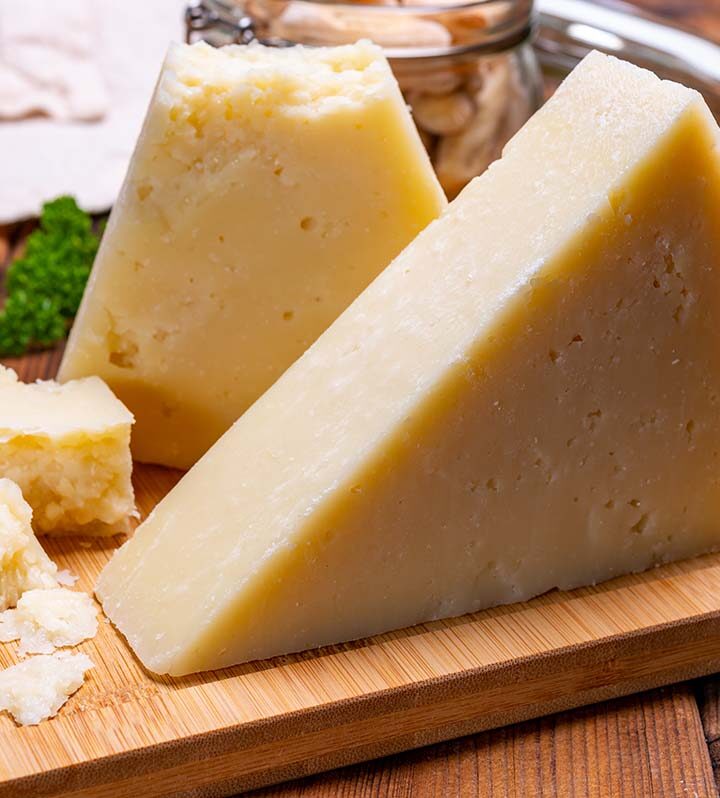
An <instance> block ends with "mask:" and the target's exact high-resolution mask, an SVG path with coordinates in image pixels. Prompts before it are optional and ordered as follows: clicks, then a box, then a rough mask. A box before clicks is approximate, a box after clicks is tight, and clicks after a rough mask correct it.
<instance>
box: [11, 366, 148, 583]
mask: <svg viewBox="0 0 720 798" xmlns="http://www.w3.org/2000/svg"><path fill="white" fill-rule="evenodd" d="M132 422H133V418H132V415H131V413H130V412H129V411H128V410H127V408H126V407H124V405H123V404H122V402H120V401H119V400H118V399H116V398H115V397H114V396H113V394H112V392H111V391H110V390H109V389H108V387H107V385H105V384H104V383H103V382H102V380H100V379H98V378H97V377H90V378H87V379H83V380H75V381H72V382H69V383H67V384H65V385H60V384H58V383H56V382H53V381H46V382H36V383H32V384H25V383H22V382H19V381H18V379H17V375H16V374H15V372H14V371H12V370H11V369H6V368H3V367H2V366H0V477H7V478H8V479H11V480H13V481H14V482H16V483H17V484H18V485H19V486H20V488H21V490H22V494H23V496H24V498H25V500H26V501H27V502H28V504H29V505H30V506H31V507H32V511H33V526H34V528H35V530H36V531H37V532H38V533H39V534H42V533H56V532H71V533H84V534H114V533H115V532H117V531H122V528H123V527H124V526H125V525H126V519H127V517H128V515H129V514H130V513H132V512H133V510H134V508H135V500H134V496H133V488H132V483H131V481H130V477H131V474H132V459H131V457H130V427H131V425H132ZM38 587H39V585H38Z"/></svg>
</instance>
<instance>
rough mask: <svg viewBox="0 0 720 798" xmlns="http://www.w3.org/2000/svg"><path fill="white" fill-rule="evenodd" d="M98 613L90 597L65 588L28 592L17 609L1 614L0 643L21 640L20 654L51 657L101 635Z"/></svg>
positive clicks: (24, 594) (19, 602)
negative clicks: (55, 651) (50, 655)
mask: <svg viewBox="0 0 720 798" xmlns="http://www.w3.org/2000/svg"><path fill="white" fill-rule="evenodd" d="M97 629H98V622H97V609H96V608H95V603H94V602H93V600H92V599H91V598H90V596H88V595H87V593H79V592H77V591H73V590H67V589H65V588H62V587H57V588H53V589H50V590H28V591H27V592H26V593H23V595H22V598H21V599H20V600H19V601H18V605H17V609H14V610H6V611H5V612H3V613H0V642H3V643H7V642H9V641H11V640H19V641H20V648H19V653H20V655H21V656H23V655H25V654H50V653H52V652H53V651H54V650H55V649H56V648H62V647H63V646H76V645H77V644H78V643H81V642H82V641H83V640H87V639H88V638H91V637H95V635H96V634H97Z"/></svg>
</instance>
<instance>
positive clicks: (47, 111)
mask: <svg viewBox="0 0 720 798" xmlns="http://www.w3.org/2000/svg"><path fill="white" fill-rule="evenodd" d="M96 21H97V20H96V16H95V14H94V13H93V9H92V7H91V5H90V0H63V2H60V3H58V2H57V0H20V2H18V1H17V0H15V2H7V1H6V2H3V3H2V4H0V119H17V118H22V117H24V116H32V115H36V114H39V115H42V116H49V117H52V118H53V119H60V120H70V119H77V120H79V121H89V120H94V119H100V118H101V117H102V116H103V115H104V114H105V113H106V112H107V111H108V108H109V101H108V95H107V91H106V90H105V82H104V80H103V76H102V73H101V71H100V67H99V64H98V61H97V58H96V56H95V45H96V42H97V29H96Z"/></svg>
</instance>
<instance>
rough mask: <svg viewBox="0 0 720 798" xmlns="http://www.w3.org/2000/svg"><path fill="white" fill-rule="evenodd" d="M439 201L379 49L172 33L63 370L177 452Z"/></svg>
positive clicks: (230, 410) (431, 214)
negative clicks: (215, 40)
mask: <svg viewBox="0 0 720 798" xmlns="http://www.w3.org/2000/svg"><path fill="white" fill-rule="evenodd" d="M445 204H446V202H445V198H444V195H443V193H442V190H441V188H440V185H439V183H438V182H437V179H436V177H435V175H434V173H433V170H432V167H431V165H430V161H429V159H428V157H427V154H426V152H425V150H424V148H423V145H422V143H421V141H420V139H419V136H418V133H417V131H416V129H415V127H414V125H413V123H412V120H411V118H410V115H409V112H408V110H407V108H406V106H405V103H404V101H403V99H402V96H401V94H400V91H399V89H398V86H397V83H396V81H395V79H394V77H393V76H392V73H391V71H390V68H389V66H388V64H387V62H386V60H385V58H384V56H383V55H382V51H381V50H380V49H379V48H378V47H376V46H374V45H371V44H370V43H369V42H361V43H358V44H356V45H352V46H345V47H339V48H303V47H293V48H288V49H277V48H265V47H262V46H260V45H258V46H250V47H234V46H230V47H223V48H221V49H214V48H211V47H209V46H208V45H206V44H204V43H199V44H197V45H193V46H186V45H183V46H174V47H172V48H171V49H170V52H169V53H168V57H167V60H166V63H165V66H164V67H163V70H162V74H161V76H160V80H159V83H158V87H157V90H156V92H155V96H154V98H153V100H152V103H151V106H150V109H149V111H148V116H147V120H146V122H145V127H144V129H143V132H142V135H141V137H140V139H139V141H138V144H137V147H136V150H135V154H134V156H133V159H132V163H131V165H130V168H129V172H128V175H127V179H126V182H125V186H124V188H123V190H122V193H121V196H120V198H119V200H118V202H117V204H116V205H115V207H114V209H113V213H112V215H111V218H110V222H109V224H108V227H107V230H106V231H105V234H104V236H103V242H102V246H101V249H100V252H99V254H98V257H97V260H96V263H95V266H94V268H93V273H92V276H91V278H90V282H89V284H88V287H87V290H86V293H85V297H84V300H83V303H82V307H81V308H80V312H79V314H78V317H77V319H76V321H75V325H74V328H73V331H72V333H71V335H70V339H69V342H68V346H67V349H66V352H65V357H64V359H63V363H62V366H61V369H60V379H61V381H65V380H68V379H71V378H74V377H81V376H87V375H89V374H96V375H98V376H100V377H102V378H103V379H104V380H106V381H107V383H108V384H109V385H110V387H111V388H112V389H113V390H114V391H115V392H116V393H117V394H118V396H119V397H120V398H121V399H122V400H123V401H124V402H125V403H126V404H127V405H128V407H129V408H130V409H131V410H132V411H133V413H134V414H135V417H136V419H137V424H136V426H135V429H134V431H133V453H134V455H135V457H136V459H139V460H144V461H150V462H156V463H162V464H165V465H171V466H178V467H183V468H185V467H188V466H190V465H191V464H192V463H193V462H195V460H197V459H198V457H199V456H200V455H201V454H203V453H204V451H205V450H206V449H207V448H208V447H209V446H210V445H211V444H212V443H214V441H215V440H217V438H218V437H220V435H221V434H222V433H223V432H225V431H226V430H227V429H228V427H229V426H230V425H231V424H232V423H233V422H234V421H235V420H236V419H237V417H238V416H239V415H240V414H241V413H242V412H243V411H244V410H245V409H246V408H247V407H249V405H251V404H252V403H253V402H254V401H255V399H257V398H258V397H259V396H260V395H261V394H262V393H263V392H264V391H265V390H266V389H267V388H269V387H270V385H272V383H273V382H274V381H275V380H276V379H277V378H278V377H279V376H280V375H281V374H282V373H283V371H285V369H287V368H288V366H290V365H291V364H292V363H293V361H294V360H295V359H296V358H297V357H299V356H300V355H301V354H302V353H303V351H304V350H305V349H307V347H308V346H310V345H311V344H312V343H313V341H314V340H315V339H316V338H317V336H318V335H319V334H320V333H321V332H322V331H323V330H324V329H325V328H326V327H327V326H328V325H329V324H330V323H331V322H332V321H333V320H334V319H335V318H336V317H337V316H338V315H339V314H340V312H341V311H343V310H344V309H345V308H346V307H347V306H348V305H349V304H350V302H351V301H352V300H353V299H354V298H355V297H356V296H357V294H359V293H360V292H361V291H362V290H363V289H364V288H365V287H366V286H367V285H368V283H370V282H371V280H372V279H373V278H374V277H375V276H376V275H377V274H378V273H379V272H380V271H381V270H382V269H383V268H385V266H387V264H388V263H389V262H390V261H391V260H392V258H393V257H394V256H395V255H397V254H398V252H400V250H402V248H403V247H404V246H405V245H406V244H407V243H408V242H409V241H411V240H412V238H413V237H414V236H415V235H416V234H417V233H418V232H420V230H422V229H423V228H424V227H425V226H426V225H427V224H428V222H430V221H432V220H433V219H434V218H436V217H437V216H438V215H439V213H440V212H441V210H442V209H443V208H444V207H445Z"/></svg>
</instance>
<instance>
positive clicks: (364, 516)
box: [97, 54, 720, 674]
mask: <svg viewBox="0 0 720 798" xmlns="http://www.w3.org/2000/svg"><path fill="white" fill-rule="evenodd" d="M718 139H719V136H718V129H717V126H716V124H715V122H714V121H713V119H712V117H711V116H710V113H709V111H708V109H707V107H706V106H705V104H704V103H703V101H702V99H701V98H700V96H699V95H698V94H697V93H695V92H692V91H689V90H687V89H684V88H682V87H680V86H678V85H675V84H670V83H664V82H661V81H659V80H658V79H657V78H656V77H654V76H653V75H651V74H650V73H648V72H645V71H642V70H639V69H637V68H634V67H631V66H630V65H627V64H624V63H622V62H618V61H616V60H614V59H609V58H606V57H604V56H600V55H598V54H595V55H592V56H590V57H588V58H587V59H586V60H585V61H584V62H583V63H582V64H581V65H580V66H579V67H578V68H577V69H576V70H575V72H574V73H573V74H572V75H571V76H570V77H569V78H568V79H567V81H566V82H565V83H564V85H563V86H562V87H561V88H560V90H559V91H558V92H557V94H556V95H555V96H554V97H553V99H551V100H550V101H549V102H548V104H547V105H546V106H545V107H544V108H543V109H541V110H540V111H539V112H538V113H537V114H536V116H535V117H534V118H533V119H532V120H531V121H530V122H529V123H528V125H526V127H525V128H523V130H522V131H520V133H518V134H517V135H516V137H515V138H514V139H513V140H512V141H511V142H510V144H509V145H508V147H507V148H506V151H505V153H504V156H503V158H502V160H501V161H499V162H497V163H496V164H494V165H493V166H491V168H490V169H489V171H488V172H487V173H486V174H485V175H483V176H482V177H480V178H478V179H476V180H475V181H474V182H473V183H472V184H471V185H470V186H469V187H468V188H466V189H465V190H464V191H463V193H462V194H461V195H460V196H459V197H458V199H457V200H455V201H454V202H453V203H452V205H451V206H450V208H449V209H448V211H447V212H446V213H445V214H444V215H443V216H442V217H441V219H440V220H438V221H437V222H435V223H433V224H432V225H430V226H429V227H428V228H427V230H425V231H424V232H423V233H421V234H420V235H419V236H418V238H417V239H415V241H413V243H412V244H410V245H409V246H408V247H407V248H406V249H405V251H404V252H403V253H402V254H401V255H400V256H399V257H398V258H397V259H396V260H395V261H394V262H393V263H392V264H391V266H390V267H389V268H388V269H387V270H386V271H385V272H384V273H383V274H382V275H381V276H380V277H379V278H378V279H377V280H375V282H374V283H373V284H372V285H371V286H370V287H369V288H368V289H367V290H366V291H365V292H364V293H363V294H362V295H361V296H360V297H359V298H358V299H357V300H356V302H355V303H354V304H353V305H352V306H351V307H350V309H349V310H348V311H347V312H346V313H344V314H343V315H342V316H341V317H340V319H338V321H337V322H336V323H335V324H334V325H333V326H332V327H331V328H330V329H329V330H328V331H327V332H326V333H325V334H324V335H323V336H322V337H321V338H320V339H319V340H318V341H317V343H316V344H315V345H314V346H313V347H312V348H311V349H310V350H309V351H308V352H307V353H306V354H305V355H304V356H303V357H302V358H301V359H300V360H299V361H298V362H297V363H296V364H295V365H294V366H293V367H292V368H291V369H289V370H288V371H287V372H286V373H285V374H284V375H283V377H282V378H281V379H280V380H279V381H278V382H277V383H276V384H275V385H274V386H273V387H272V388H271V389H270V390H269V391H268V392H267V393H266V394H265V395H264V396H263V397H262V398H261V399H260V400H259V401H258V402H256V403H255V405H254V406H253V407H252V408H251V409H250V410H249V411H248V412H247V413H246V414H245V415H244V416H243V417H242V418H240V419H239V420H238V422H237V423H236V424H235V425H234V427H233V428H232V429H231V430H230V431H229V432H228V433H227V434H226V435H225V436H224V437H223V438H222V439H221V440H220V441H219V442H218V443H217V444H216V445H215V446H214V447H213V448H212V449H211V450H210V452H208V454H207V455H206V456H205V457H204V458H203V459H202V460H201V461H200V462H199V463H198V464H197V465H196V466H195V468H193V469H192V470H191V471H190V472H189V473H188V474H187V475H186V476H185V477H184V478H183V479H182V480H181V481H180V483H179V484H178V485H177V486H176V487H175V489H174V490H173V491H171V493H170V494H169V495H168V496H167V497H166V498H165V500H164V501H163V502H161V503H160V504H159V505H158V507H157V508H156V509H155V511H154V513H153V514H152V516H151V517H150V518H149V519H148V520H147V521H146V522H145V523H144V524H143V525H141V526H140V527H139V529H138V530H137V532H136V534H135V536H134V537H133V538H132V539H131V540H130V541H129V542H128V543H126V544H125V546H124V547H123V548H121V549H120V550H119V551H118V552H117V553H116V554H115V556H114V557H113V559H112V561H111V562H110V563H109V565H108V566H107V567H106V569H105V570H104V572H103V573H102V574H101V576H100V580H99V582H98V585H97V593H98V595H99V597H100V598H101V601H102V603H103V607H104V609H105V612H106V614H107V615H108V617H109V618H110V619H111V620H112V621H113V622H114V623H115V624H116V625H117V626H118V628H119V629H120V630H121V631H122V632H123V633H124V634H125V636H126V637H127V639H128V641H129V642H130V644H131V646H132V647H133V649H134V650H135V652H136V653H137V654H138V656H139V657H140V659H141V660H142V661H143V662H144V663H145V665H146V666H147V667H148V668H150V669H151V670H154V671H157V672H169V673H172V674H184V673H188V672H191V671H195V670H201V669H209V668H217V667H222V666H226V665H230V664H233V663H236V662H240V661H243V660H248V659H255V658H262V657H268V656H272V655H276V654H281V653H286V652H291V651H297V650H301V649H305V648H310V647H315V646H319V645H323V644H328V643H337V642H339V641H344V640H351V639H355V638H359V637H364V636H367V635H371V634H375V633H378V632H383V631H386V630H389V629H394V628H398V627H402V626H408V625H412V624H415V623H418V622H422V621H427V620H430V619H436V618H442V617H447V616H452V615H460V614H463V613H466V612H471V611H475V610H478V609H481V608H484V607H488V606H491V605H495V604H500V603H505V602H513V601H519V600H524V599H527V598H530V597H532V596H534V595H537V594H539V593H542V592H544V591H547V590H550V589H552V588H555V587H559V588H562V589H567V588H572V587H575V586H578V585H584V584H591V583H594V582H597V581H600V580H603V579H607V578H609V577H612V576H615V575H618V574H620V573H625V572H629V571H637V570H641V569H644V568H647V567H649V566H652V565H654V564H657V563H660V562H665V561H668V560H672V559H676V558H680V557H686V556H690V555H693V554H697V553H699V552H703V551H708V550H710V549H713V548H716V547H717V546H718V544H720V484H719V483H720V470H719V469H718V462H719V460H718V457H719V453H720V425H718V424H717V417H718V401H720V349H719V348H718V346H717V341H718V340H719V338H720V270H718V269H717V268H716V264H717V263H718V262H720V163H719V161H718Z"/></svg>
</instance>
